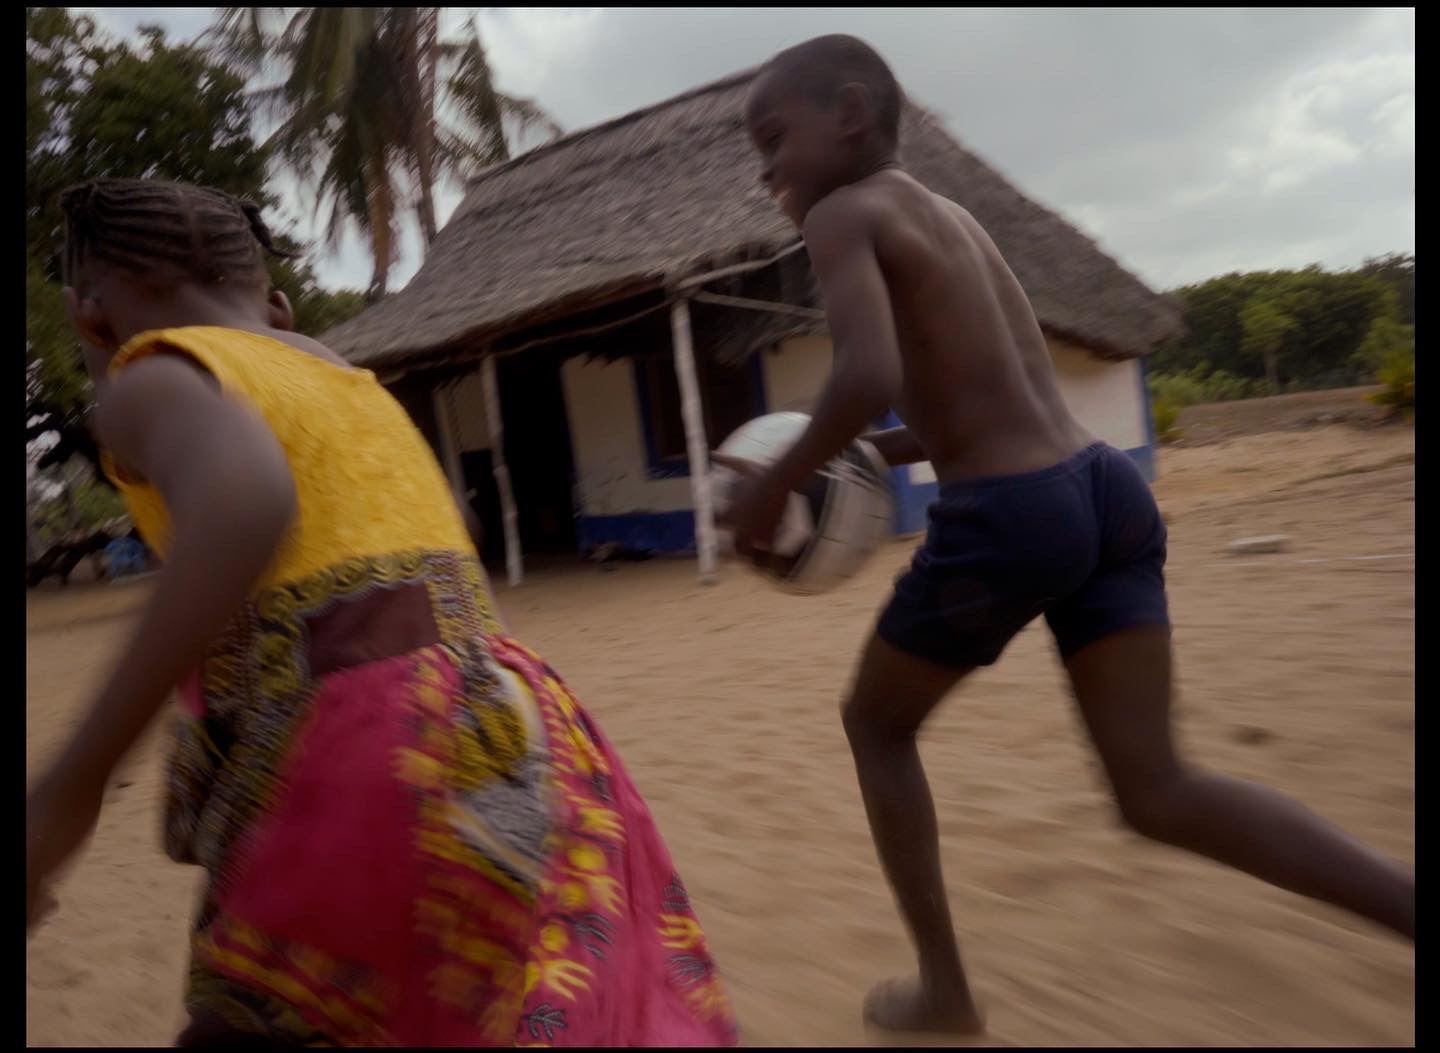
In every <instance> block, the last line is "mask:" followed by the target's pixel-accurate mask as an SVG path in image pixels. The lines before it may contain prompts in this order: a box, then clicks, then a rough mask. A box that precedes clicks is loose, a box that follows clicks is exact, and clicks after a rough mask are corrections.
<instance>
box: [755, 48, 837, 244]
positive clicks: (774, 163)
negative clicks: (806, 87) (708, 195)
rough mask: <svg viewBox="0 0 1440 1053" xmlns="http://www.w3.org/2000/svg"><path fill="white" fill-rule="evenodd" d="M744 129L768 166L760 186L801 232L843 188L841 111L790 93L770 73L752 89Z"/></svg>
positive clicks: (761, 177) (762, 171)
mask: <svg viewBox="0 0 1440 1053" xmlns="http://www.w3.org/2000/svg"><path fill="white" fill-rule="evenodd" d="M745 123H746V127H747V128H748V130H749V132H750V140H751V142H752V143H753V144H754V146H755V149H756V151H757V152H758V153H759V154H760V157H761V160H762V161H763V163H764V167H763V168H762V169H761V173H760V179H761V181H762V182H763V183H764V184H765V186H766V188H767V189H768V190H769V191H770V193H771V194H772V195H773V196H774V198H775V201H776V203H777V204H778V205H779V206H780V209H781V211H782V212H784V213H785V214H786V215H787V216H789V217H790V220H791V222H793V223H794V224H795V225H796V226H797V227H799V226H802V225H803V224H804V222H805V216H806V215H807V214H808V213H809V211H810V209H811V208H813V207H814V206H815V204H816V203H817V202H818V201H820V200H821V199H822V198H824V197H825V196H826V195H827V194H829V193H830V192H831V191H832V190H834V189H835V188H836V187H838V186H840V185H842V184H843V183H844V182H845V179H844V176H843V174H842V169H843V167H844V162H845V158H846V150H845V148H844V138H843V133H842V128H841V124H840V115H839V113H838V108H835V107H823V106H819V105H817V104H815V103H813V102H811V101H809V100H807V99H805V98H803V97H801V96H800V95H799V93H797V92H794V91H786V90H785V85H784V84H783V83H782V82H781V78H780V77H778V76H777V75H776V74H775V73H774V72H773V71H772V72H768V73H764V74H762V75H761V76H760V78H759V79H758V80H757V81H756V82H755V85H754V87H753V88H752V89H751V91H750V97H749V99H748V100H747V101H746V104H745Z"/></svg>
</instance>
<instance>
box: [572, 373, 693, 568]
mask: <svg viewBox="0 0 1440 1053" xmlns="http://www.w3.org/2000/svg"><path fill="white" fill-rule="evenodd" d="M560 377H561V382H562V384H563V385H564V389H565V404H566V407H567V408H568V410H569V413H570V439H571V443H572V445H573V448H574V455H575V493H576V501H577V503H578V505H579V508H578V509H577V513H578V515H579V528H580V529H579V533H580V545H581V547H582V548H589V547H591V546H592V545H597V544H601V543H604V542H607V541H614V542H618V543H620V544H622V545H625V546H626V547H629V548H635V549H660V550H662V551H683V550H685V549H687V548H691V547H693V544H694V541H693V538H694V533H695V517H694V515H693V513H692V512H691V499H690V480H689V479H688V478H683V477H681V478H669V479H656V478H652V477H651V472H650V469H649V463H648V458H647V457H646V453H645V435H644V432H643V431H642V424H641V415H640V401H639V397H638V395H637V393H636V388H635V367H634V363H633V362H631V361H629V360H625V359H622V360H620V361H617V362H601V361H598V360H597V361H587V360H586V359H582V358H572V359H570V360H569V361H567V362H566V363H565V365H564V367H563V368H562V369H561V373H560Z"/></svg>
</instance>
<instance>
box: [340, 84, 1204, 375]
mask: <svg viewBox="0 0 1440 1053" xmlns="http://www.w3.org/2000/svg"><path fill="white" fill-rule="evenodd" d="M754 76H755V71H749V72H746V73H742V74H738V75H735V76H732V77H729V78H726V79H724V80H721V81H717V82H715V83H713V84H710V85H707V86H705V87H701V88H697V89H695V90H693V91H689V92H686V93H685V94H683V95H679V96H676V97H675V98H673V99H670V100H668V101H666V102H662V103H659V104H658V105H655V106H650V107H647V108H645V109H643V110H637V111H636V112H634V113H631V114H628V115H626V116H624V117H620V118H617V119H615V120H612V121H609V122H607V123H605V124H602V125H599V126H596V127H594V128H590V129H588V130H585V131H581V132H576V133H574V134H572V135H569V136H566V137H564V138H563V139H560V140H558V141H556V142H553V143H550V144H547V145H545V146H542V147H540V148H538V149H536V150H532V151H530V152H529V153H527V154H524V155H523V156H521V157H518V158H516V159H514V160H512V161H510V162H507V163H505V164H502V165H497V166H495V167H493V168H490V169H487V170H486V171H484V172H481V173H480V174H479V175H478V176H477V177H475V179H474V180H473V181H472V182H471V184H470V186H469V189H468V192H467V193H466V196H465V199H464V201H463V202H462V203H461V205H460V206H459V207H458V208H457V209H456V211H455V214H454V215H453V216H452V217H451V219H450V221H449V223H447V224H446V226H445V227H444V229H443V230H441V231H440V233H439V235H438V236H437V237H436V239H435V241H434V243H433V244H432V245H431V247H430V251H429V255H428V257H427V258H426V260H425V264H424V266H423V267H421V269H420V271H419V273H417V274H416V275H415V277H414V279H412V280H411V282H410V283H409V284H408V285H407V286H406V287H405V288H404V289H403V290H401V291H400V292H397V293H395V294H394V295H392V296H390V297H389V298H387V299H386V300H384V301H382V302H381V303H379V304H377V305H375V306H374V307H372V308H370V309H369V310H367V311H365V312H364V313H362V314H360V315H359V316H358V317H356V318H354V319H352V320H350V321H349V322H346V323H345V324H343V325H341V326H339V327H337V328H335V329H333V330H331V331H330V332H329V333H327V334H326V335H325V340H326V342H327V343H329V344H330V345H331V346H332V347H334V348H335V349H336V350H337V351H339V352H340V353H341V354H343V355H344V356H345V357H346V358H348V359H349V360H351V361H352V362H354V363H356V364H357V365H363V366H367V367H370V368H372V369H376V370H378V371H382V372H387V373H392V374H393V373H409V372H412V371H420V370H428V369H432V368H438V367H443V366H446V365H456V364H459V363H462V362H465V361H473V360H474V359H476V358H478V357H480V356H482V355H484V354H485V353H486V352H487V351H489V350H491V349H502V350H503V349H505V348H507V347H508V348H514V347H516V346H519V345H522V344H525V343H527V341H531V340H534V339H536V337H537V336H538V337H540V338H546V337H547V335H548V337H550V338H553V337H555V336H559V335H561V334H562V333H563V332H564V331H565V330H567V329H573V328H583V327H584V326H585V325H586V324H588V323H593V322H594V320H595V319H602V324H601V325H591V326H590V328H592V329H594V330H596V331H598V330H599V329H600V328H603V325H604V324H613V322H614V321H615V319H617V318H623V317H627V314H626V309H627V308H626V305H629V309H630V310H631V311H632V312H633V309H634V306H635V305H637V304H639V305H642V306H643V305H645V304H649V305H650V306H651V307H652V308H653V307H660V306H663V305H664V301H665V299H666V297H667V295H668V292H667V291H668V290H670V289H672V288H673V286H674V284H675V283H676V282H679V281H682V280H684V279H685V278H687V277H689V276H693V275H695V274H697V273H701V272H708V271H711V270H714V269H715V268H718V267H725V266H727V265H729V264H733V263H735V262H736V261H738V260H747V259H748V260H754V259H762V258H769V257H772V256H774V255H776V254H777V253H779V252H781V251H782V250H784V249H786V248H787V247H790V246H793V245H795V244H796V242H797V234H796V232H795V230H794V228H793V227H792V226H791V225H790V223H789V221H788V220H786V219H785V217H784V216H782V215H781V214H780V212H779V210H778V209H777V208H776V207H775V205H774V203H773V202H772V201H771V200H770V197H769V195H768V194H767V193H766V192H765V190H764V188H763V187H762V186H761V184H760V181H759V178H758V173H759V165H758V163H757V161H756V159H755V158H754V156H753V155H752V151H751V146H750V144H749V141H748V139H747V137H746V134H745V129H744V125H743V119H742V113H743V103H744V99H745V94H746V91H747V90H748V88H749V85H750V82H751V80H752V79H753V78H754ZM901 158H902V160H903V162H904V164H905V166H906V168H907V169H908V170H909V171H910V172H911V173H912V174H913V175H914V176H915V177H916V178H918V179H920V180H921V181H922V182H924V183H925V184H926V185H927V186H929V187H930V188H931V189H932V190H935V191H937V192H939V193H941V194H944V195H945V196H946V197H949V198H951V199H953V200H955V201H957V202H958V203H960V204H961V205H963V206H964V207H965V208H967V209H969V210H970V211H971V212H972V213H973V214H974V215H975V217H976V219H978V220H979V221H980V223H981V224H982V225H983V226H984V227H985V229H986V230H987V231H988V232H989V233H990V235H991V237H992V238H994V240H995V242H996V244H997V245H998V246H999V247H1000V250H1001V252H1002V253H1004V255H1005V258H1006V259H1007V260H1008V261H1009V263H1010V266H1011V267H1012V268H1013V269H1014V271H1015V274H1016V275H1017V276H1018V278H1019V279H1020V282H1021V284H1022V285H1023V286H1024V288H1025V290H1026V291H1027V293H1028V294H1029V296H1030V299H1031V302H1032V303H1033V305H1034V307H1035V311H1036V314H1037V316H1038V317H1039V319H1040V322H1041V325H1042V326H1043V327H1044V328H1045V329H1046V330H1047V331H1048V332H1050V333H1051V334H1053V335H1055V336H1058V337H1061V338H1063V339H1065V340H1068V341H1070V342H1072V343H1075V344H1079V345H1081V346H1083V347H1085V348H1088V349H1089V350H1091V351H1092V352H1093V353H1095V354H1096V355H1099V356H1101V357H1106V358H1133V357H1137V356H1140V355H1144V354H1147V353H1148V352H1149V351H1150V350H1151V349H1152V348H1153V347H1154V346H1155V345H1156V344H1157V343H1158V342H1160V341H1161V340H1163V339H1165V338H1166V337H1168V336H1170V335H1171V334H1173V333H1174V332H1176V331H1177V329H1178V327H1179V324H1180V317H1179V313H1178V311H1177V310H1176V309H1175V307H1174V306H1173V305H1172V304H1171V303H1170V302H1169V301H1168V300H1166V299H1165V298H1163V297H1161V296H1159V295H1157V294H1156V293H1154V292H1153V291H1151V290H1150V289H1148V288H1146V287H1145V285H1144V284H1143V283H1141V282H1140V280H1139V279H1137V278H1136V277H1134V276H1133V275H1132V274H1130V273H1129V272H1127V271H1126V270H1125V269H1124V268H1123V267H1121V266H1120V265H1119V264H1118V263H1116V262H1115V261H1114V260H1113V259H1111V258H1110V257H1109V256H1106V255H1105V254H1104V253H1103V252H1101V251H1100V250H1099V248H1098V247H1097V246H1096V244H1095V243H1094V242H1093V241H1092V240H1091V239H1089V238H1087V237H1086V236H1085V235H1083V234H1082V233H1080V232H1079V231H1078V230H1076V229H1075V228H1074V227H1072V226H1070V225H1069V224H1068V223H1066V222H1065V221H1064V220H1063V219H1061V218H1060V217H1059V216H1058V215H1056V214H1055V213H1054V212H1052V211H1050V210H1049V209H1047V208H1045V207H1043V206H1042V205H1039V204H1037V203H1036V202H1034V201H1032V200H1030V199H1029V198H1027V197H1026V196H1025V195H1024V194H1022V193H1020V192H1019V191H1018V190H1016V189H1015V188H1014V187H1013V186H1012V185H1011V184H1010V183H1008V182H1007V181H1006V180H1005V179H1004V177H1002V176H1001V175H1000V174H999V173H998V172H997V171H995V169H993V168H991V167H990V166H989V165H987V164H986V163H985V162H984V161H982V160H981V159H980V158H978V157H976V156H975V155H974V154H973V153H971V152H969V151H968V150H966V149H965V148H963V147H962V146H960V145H959V144H958V143H957V142H956V141H955V140H954V139H952V138H951V137H950V136H949V135H948V134H946V132H945V131H944V130H943V129H942V127H941V126H940V123H939V122H938V120H936V119H935V118H934V117H933V116H932V115H931V114H929V113H928V112H927V111H925V110H923V109H922V108H920V107H919V106H916V105H914V104H911V103H907V105H906V108H905V113H904V117H903V122H902V128H901ZM787 261H788V262H787V264H786V265H785V266H781V267H777V268H773V270H774V271H775V272H777V273H776V275H772V278H771V280H770V281H769V282H768V283H767V284H768V287H769V288H768V292H769V295H767V296H766V297H765V298H767V299H771V300H783V301H786V302H790V303H797V302H799V303H805V302H812V301H813V290H812V289H810V288H809V287H808V282H806V281H805V280H803V279H797V278H796V276H795V269H796V268H797V267H798V268H799V270H800V271H801V272H804V273H806V274H808V266H806V265H805V263H804V259H803V253H791V254H790V255H789V256H788V257H787ZM745 291H747V292H750V293H753V291H754V285H753V283H752V284H751V285H750V286H748V287H747V289H746V290H745ZM709 310H710V311H711V312H712V313H713V312H718V313H723V314H724V315H727V316H730V319H731V320H730V321H727V323H726V326H727V327H728V330H727V331H728V332H729V335H730V340H729V341H728V343H729V345H730V348H731V350H733V349H734V346H735V344H734V341H735V339H736V333H737V332H738V333H739V334H740V337H739V339H741V340H742V341H743V343H744V345H745V346H744V348H743V350H747V351H748V350H753V349H754V346H756V345H758V344H759V343H761V342H763V341H765V340H772V341H773V339H775V338H776V337H777V336H780V335H788V333H790V332H794V331H798V330H799V329H803V328H806V327H807V324H806V323H802V322H800V321H798V320H796V319H795V318H790V319H788V320H779V319H776V318H769V319H765V318H764V316H758V317H757V316H756V315H755V313H754V312H743V311H738V312H737V311H731V310H728V309H724V308H715V307H711V308H709ZM597 312H598V313H597ZM735 316H744V318H737V317H735ZM605 319H608V323H606V322H604V321H603V320H605ZM653 321H654V322H656V323H659V324H661V325H663V324H664V323H663V316H657V317H654V318H653ZM747 326H748V328H745V327H747ZM737 327H739V328H738V329H737ZM777 327H779V328H777ZM808 327H809V328H812V329H813V328H814V323H809V324H808ZM696 328H697V348H699V349H701V350H702V351H703V350H705V346H706V340H705V338H704V336H703V333H702V330H704V329H705V328H706V320H705V318H703V317H702V314H701V313H698V312H697V316H696ZM779 329H784V330H785V332H783V333H782V332H780V331H779ZM722 343H726V341H723V340H719V339H718V338H717V339H714V340H711V341H710V344H711V350H712V351H713V350H714V347H715V346H716V345H718V344H722ZM632 346H633V345H632Z"/></svg>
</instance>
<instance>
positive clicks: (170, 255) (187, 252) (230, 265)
mask: <svg viewBox="0 0 1440 1053" xmlns="http://www.w3.org/2000/svg"><path fill="white" fill-rule="evenodd" d="M60 209H61V211H62V212H63V213H64V215H65V281H66V282H67V283H72V282H73V281H74V280H75V276H76V275H77V274H79V273H80V270H81V265H82V263H83V262H84V261H85V260H95V261H103V262H105V263H108V264H111V265H113V266H115V267H119V268H121V269H123V270H126V271H130V272H133V273H134V274H136V275H138V276H140V277H143V278H146V279H149V280H152V281H156V282H162V283H163V282H166V281H170V282H175V281H187V280H188V281H197V282H200V283H202V284H207V285H208V284H222V283H224V282H225V281H227V280H240V281H251V282H257V283H261V282H264V281H265V280H266V275H265V256H266V255H267V254H268V255H270V256H277V257H282V258H289V257H291V256H293V255H294V254H293V253H289V252H283V251H281V250H280V249H278V248H276V246H275V244H274V241H273V239H272V238H271V234H270V228H268V227H267V226H266V225H265V221H264V220H263V219H261V218H260V206H259V205H256V204H254V203H253V202H250V201H242V200H240V199H239V198H237V197H234V196H232V195H230V194H227V193H225V192H224V191H221V190H213V189H211V188H209V187H199V186H191V185H190V184H188V183H171V182H165V181H162V180H158V179H97V180H94V181H92V182H89V183H84V184H82V185H80V186H75V187H71V188H70V189H69V190H66V191H65V192H64V193H63V194H61V196H60Z"/></svg>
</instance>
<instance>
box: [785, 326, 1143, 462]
mask: <svg viewBox="0 0 1440 1053" xmlns="http://www.w3.org/2000/svg"><path fill="white" fill-rule="evenodd" d="M1047 343H1048V345H1049V348H1050V357H1051V360H1052V361H1053V362H1054V364H1055V376H1056V380H1057V382H1058V383H1059V385H1060V393H1061V395H1063V396H1064V398H1065V402H1066V404H1067V405H1068V406H1069V407H1070V412H1072V413H1073V414H1075V417H1076V419H1078V420H1079V421H1080V423H1081V425H1082V426H1084V427H1085V428H1086V429H1087V430H1088V431H1090V432H1091V433H1092V434H1093V435H1094V436H1095V437H1096V438H1097V439H1100V440H1102V441H1104V442H1108V443H1110V444H1111V445H1112V446H1115V447H1117V448H1118V449H1121V450H1133V449H1135V448H1137V447H1140V446H1144V445H1145V442H1146V438H1147V434H1146V428H1145V406H1144V404H1143V402H1142V401H1141V399H1140V363H1139V361H1137V360H1133V359H1132V360H1129V361H1125V362H1107V361H1104V360H1102V359H1099V358H1096V357H1095V356H1094V355H1092V354H1091V353H1090V352H1088V351H1086V350H1085V349H1084V348H1081V347H1077V346H1075V345H1073V344H1069V343H1066V342H1065V341H1062V340H1056V339H1054V338H1050V339H1048V340H1047ZM764 361H765V392H766V396H767V398H768V399H769V408H770V411H771V412H776V411H779V410H800V411H801V412H808V411H809V409H810V408H811V406H812V405H813V403H814V399H815V398H816V396H818V395H819V393H820V389H821V387H822V386H823V385H824V383H825V379H826V377H827V376H828V375H829V372H830V365H831V351H830V340H829V338H828V337H824V336H807V337H799V338H796V339H794V340H787V341H786V342H785V343H784V344H783V345H781V349H780V351H779V353H777V354H768V353H767V354H766V355H765V358H764ZM910 477H911V482H912V483H916V484H920V483H931V482H934V481H935V472H934V469H933V468H931V466H930V465H929V464H915V465H911V466H910Z"/></svg>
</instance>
